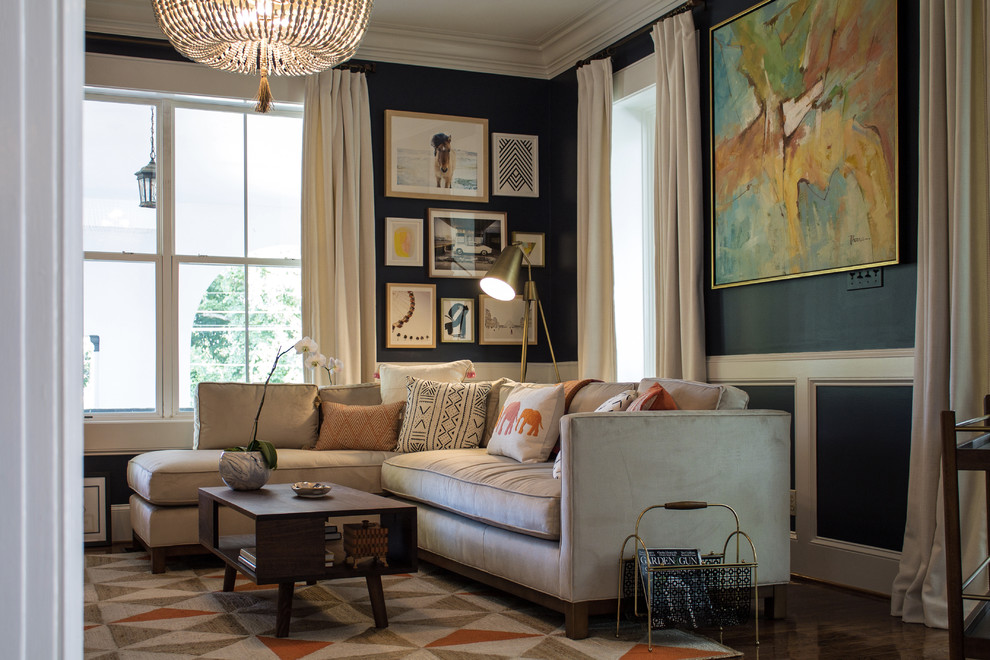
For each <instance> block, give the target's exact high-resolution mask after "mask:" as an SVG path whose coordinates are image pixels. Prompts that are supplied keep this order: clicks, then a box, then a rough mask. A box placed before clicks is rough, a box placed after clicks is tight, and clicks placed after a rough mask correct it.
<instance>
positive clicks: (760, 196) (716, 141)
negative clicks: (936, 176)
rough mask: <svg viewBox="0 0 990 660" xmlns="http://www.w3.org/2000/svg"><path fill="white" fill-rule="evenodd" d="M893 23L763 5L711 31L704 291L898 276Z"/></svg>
mask: <svg viewBox="0 0 990 660" xmlns="http://www.w3.org/2000/svg"><path fill="white" fill-rule="evenodd" d="M896 13H897V4H896V3H891V2H888V1H887V0H834V1H833V2H810V3H800V2H798V0H765V1H764V2H760V3H758V4H756V5H755V6H753V7H751V8H750V9H747V10H746V11H744V12H742V13H739V14H737V15H735V16H733V17H732V18H729V19H728V20H726V21H723V22H721V23H719V24H718V25H715V26H714V27H712V28H711V34H710V39H709V43H710V53H709V55H710V57H709V61H710V67H711V70H710V76H709V79H710V81H711V89H710V94H709V98H710V111H711V112H710V114H709V120H710V122H711V125H710V134H711V136H712V140H711V150H712V153H711V159H710V162H711V186H712V189H711V200H712V201H711V208H712V219H711V222H712V231H711V237H712V238H711V240H712V245H711V262H712V280H711V283H712V288H713V289H719V288H724V287H732V286H740V285H744V284H756V283H758V282H769V281H774V280H781V279H790V278H795V277H806V276H810V275H820V274H825V273H834V272H839V271H847V270H859V269H863V268H870V267H875V266H885V265H889V264H896V263H899V260H900V253H899V243H900V240H899V222H898V219H899V218H898V189H897V183H898V146H897V131H898V128H897V124H898V107H897V106H898V101H897V75H898V72H897V68H898V65H897V30H896V26H897V16H896ZM840 45H841V46H840ZM744 53H750V54H753V55H752V56H751V57H750V56H747V57H743V56H742V54H744Z"/></svg>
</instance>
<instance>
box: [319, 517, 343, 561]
mask: <svg viewBox="0 0 990 660" xmlns="http://www.w3.org/2000/svg"><path fill="white" fill-rule="evenodd" d="M340 538H341V534H340V532H339V531H337V526H336V525H330V524H328V525H327V526H326V527H324V529H323V540H324V541H325V542H326V546H327V547H326V555H324V560H325V561H324V565H325V566H327V567H328V568H329V567H330V566H333V550H331V549H330V543H331V542H333V541H339V540H340Z"/></svg>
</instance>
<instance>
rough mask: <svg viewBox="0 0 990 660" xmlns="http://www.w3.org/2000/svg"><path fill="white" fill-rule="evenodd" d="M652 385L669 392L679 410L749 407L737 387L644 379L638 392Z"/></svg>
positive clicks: (744, 396) (738, 408) (747, 396)
mask: <svg viewBox="0 0 990 660" xmlns="http://www.w3.org/2000/svg"><path fill="white" fill-rule="evenodd" d="M654 383H659V384H660V385H662V386H663V388H664V389H665V390H667V391H668V392H670V396H672V397H674V402H675V403H676V404H677V407H678V408H679V409H680V410H744V409H745V408H746V406H747V405H749V395H748V394H746V392H744V391H743V390H740V389H739V388H737V387H732V386H731V385H712V384H710V383H699V382H696V381H693V380H678V379H675V378H644V379H643V380H642V381H640V383H639V391H640V392H645V391H646V390H648V389H650V386H651V385H653V384H654Z"/></svg>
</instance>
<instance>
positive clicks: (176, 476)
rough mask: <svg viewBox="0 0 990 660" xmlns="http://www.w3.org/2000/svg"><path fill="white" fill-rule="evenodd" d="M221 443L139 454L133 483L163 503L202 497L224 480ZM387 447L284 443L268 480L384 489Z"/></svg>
mask: <svg viewBox="0 0 990 660" xmlns="http://www.w3.org/2000/svg"><path fill="white" fill-rule="evenodd" d="M220 454H221V451H220V450H218V449H200V450H197V451H191V450H189V449H164V450H161V451H150V452H147V453H144V454H139V455H137V456H135V457H134V458H132V459H131V460H130V462H129V463H128V464H127V485H128V486H130V487H131V489H133V490H134V492H136V493H137V494H138V495H140V496H141V497H142V498H144V499H145V500H147V501H149V502H151V503H153V504H157V505H185V504H197V503H198V502H199V493H198V490H199V488H200V487H206V486H223V481H221V479H220V471H219V468H218V465H219V463H220ZM392 455H394V454H393V453H392V452H386V451H363V450H341V451H314V450H312V449H280V450H279V451H278V469H277V470H272V473H271V478H270V479H269V481H268V483H272V484H286V483H295V482H297V481H329V482H331V483H335V484H340V485H342V486H348V487H350V488H357V489H358V490H363V491H366V492H369V493H379V492H381V489H382V488H381V465H382V461H384V460H385V459H386V458H388V457H389V456H392Z"/></svg>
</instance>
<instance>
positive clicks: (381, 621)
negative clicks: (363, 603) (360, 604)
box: [365, 575, 388, 628]
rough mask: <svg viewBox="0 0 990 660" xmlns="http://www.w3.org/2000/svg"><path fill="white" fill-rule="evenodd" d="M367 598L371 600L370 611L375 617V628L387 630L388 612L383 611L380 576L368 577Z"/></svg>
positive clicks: (383, 601)
mask: <svg viewBox="0 0 990 660" xmlns="http://www.w3.org/2000/svg"><path fill="white" fill-rule="evenodd" d="M365 580H367V582H368V597H369V598H370V599H371V611H372V613H374V615H375V628H388V612H386V611H385V592H384V591H383V590H382V576H381V575H369V576H367V577H366V578H365Z"/></svg>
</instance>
